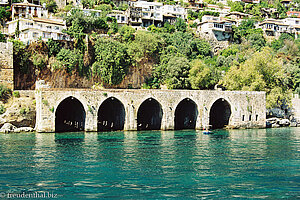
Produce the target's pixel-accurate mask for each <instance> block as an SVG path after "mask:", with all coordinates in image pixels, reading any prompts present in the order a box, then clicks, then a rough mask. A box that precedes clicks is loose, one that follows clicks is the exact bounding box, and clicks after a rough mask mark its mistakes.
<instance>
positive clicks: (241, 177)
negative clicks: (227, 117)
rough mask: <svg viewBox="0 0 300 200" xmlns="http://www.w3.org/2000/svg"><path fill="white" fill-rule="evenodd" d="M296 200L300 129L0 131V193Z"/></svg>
mask: <svg viewBox="0 0 300 200" xmlns="http://www.w3.org/2000/svg"><path fill="white" fill-rule="evenodd" d="M35 192H38V194H40V195H41V194H43V192H45V194H47V193H48V192H49V193H51V194H52V193H53V194H57V197H58V198H57V199H282V198H283V199H297V198H300V128H279V129H254V130H230V131H225V130H222V131H220V130H219V131H217V132H216V134H215V135H203V134H202V132H201V131H188V130H186V131H144V132H110V133H55V134H54V133H43V134H35V133H30V134H27V133H26V134H25V133H24V134H0V199H1V198H2V199H7V198H8V196H7V195H8V194H10V195H11V194H34V193H35Z"/></svg>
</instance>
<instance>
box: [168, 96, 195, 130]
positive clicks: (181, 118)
mask: <svg viewBox="0 0 300 200" xmlns="http://www.w3.org/2000/svg"><path fill="white" fill-rule="evenodd" d="M197 117H198V107H197V104H196V103H195V102H194V101H193V100H191V99H190V98H185V99H183V100H181V101H180V102H179V103H178V105H177V107H176V109H175V118H174V128H175V130H180V129H195V128H196V122H197Z"/></svg>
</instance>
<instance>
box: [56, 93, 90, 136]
mask: <svg viewBox="0 0 300 200" xmlns="http://www.w3.org/2000/svg"><path fill="white" fill-rule="evenodd" d="M85 119H86V112H85V109H84V106H83V105H82V103H81V102H80V101H79V100H78V99H77V98H75V97H73V96H69V97H67V98H65V99H64V100H62V101H61V102H60V103H59V105H58V106H57V109H56V111H55V132H70V131H84V130H85Z"/></svg>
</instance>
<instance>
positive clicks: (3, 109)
mask: <svg viewBox="0 0 300 200" xmlns="http://www.w3.org/2000/svg"><path fill="white" fill-rule="evenodd" d="M5 111H6V108H5V107H4V106H3V105H0V115H2V114H3V113H5Z"/></svg>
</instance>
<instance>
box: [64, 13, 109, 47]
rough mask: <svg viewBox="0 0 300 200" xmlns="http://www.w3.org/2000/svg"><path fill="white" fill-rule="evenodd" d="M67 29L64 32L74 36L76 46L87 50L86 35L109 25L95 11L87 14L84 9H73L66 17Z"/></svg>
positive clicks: (104, 28) (106, 28)
mask: <svg viewBox="0 0 300 200" xmlns="http://www.w3.org/2000/svg"><path fill="white" fill-rule="evenodd" d="M65 20H66V25H67V30H65V31H64V32H65V33H67V34H68V35H70V36H71V37H72V38H74V39H75V40H74V46H75V47H76V48H78V49H80V50H81V51H82V52H83V51H84V50H85V44H84V37H85V35H86V34H89V33H91V32H92V31H99V30H105V31H106V30H108V25H107V23H106V22H105V21H104V19H102V18H101V17H97V16H96V14H95V13H91V15H85V14H84V12H83V11H82V10H79V9H72V10H71V13H70V15H67V16H66V17H65Z"/></svg>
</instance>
